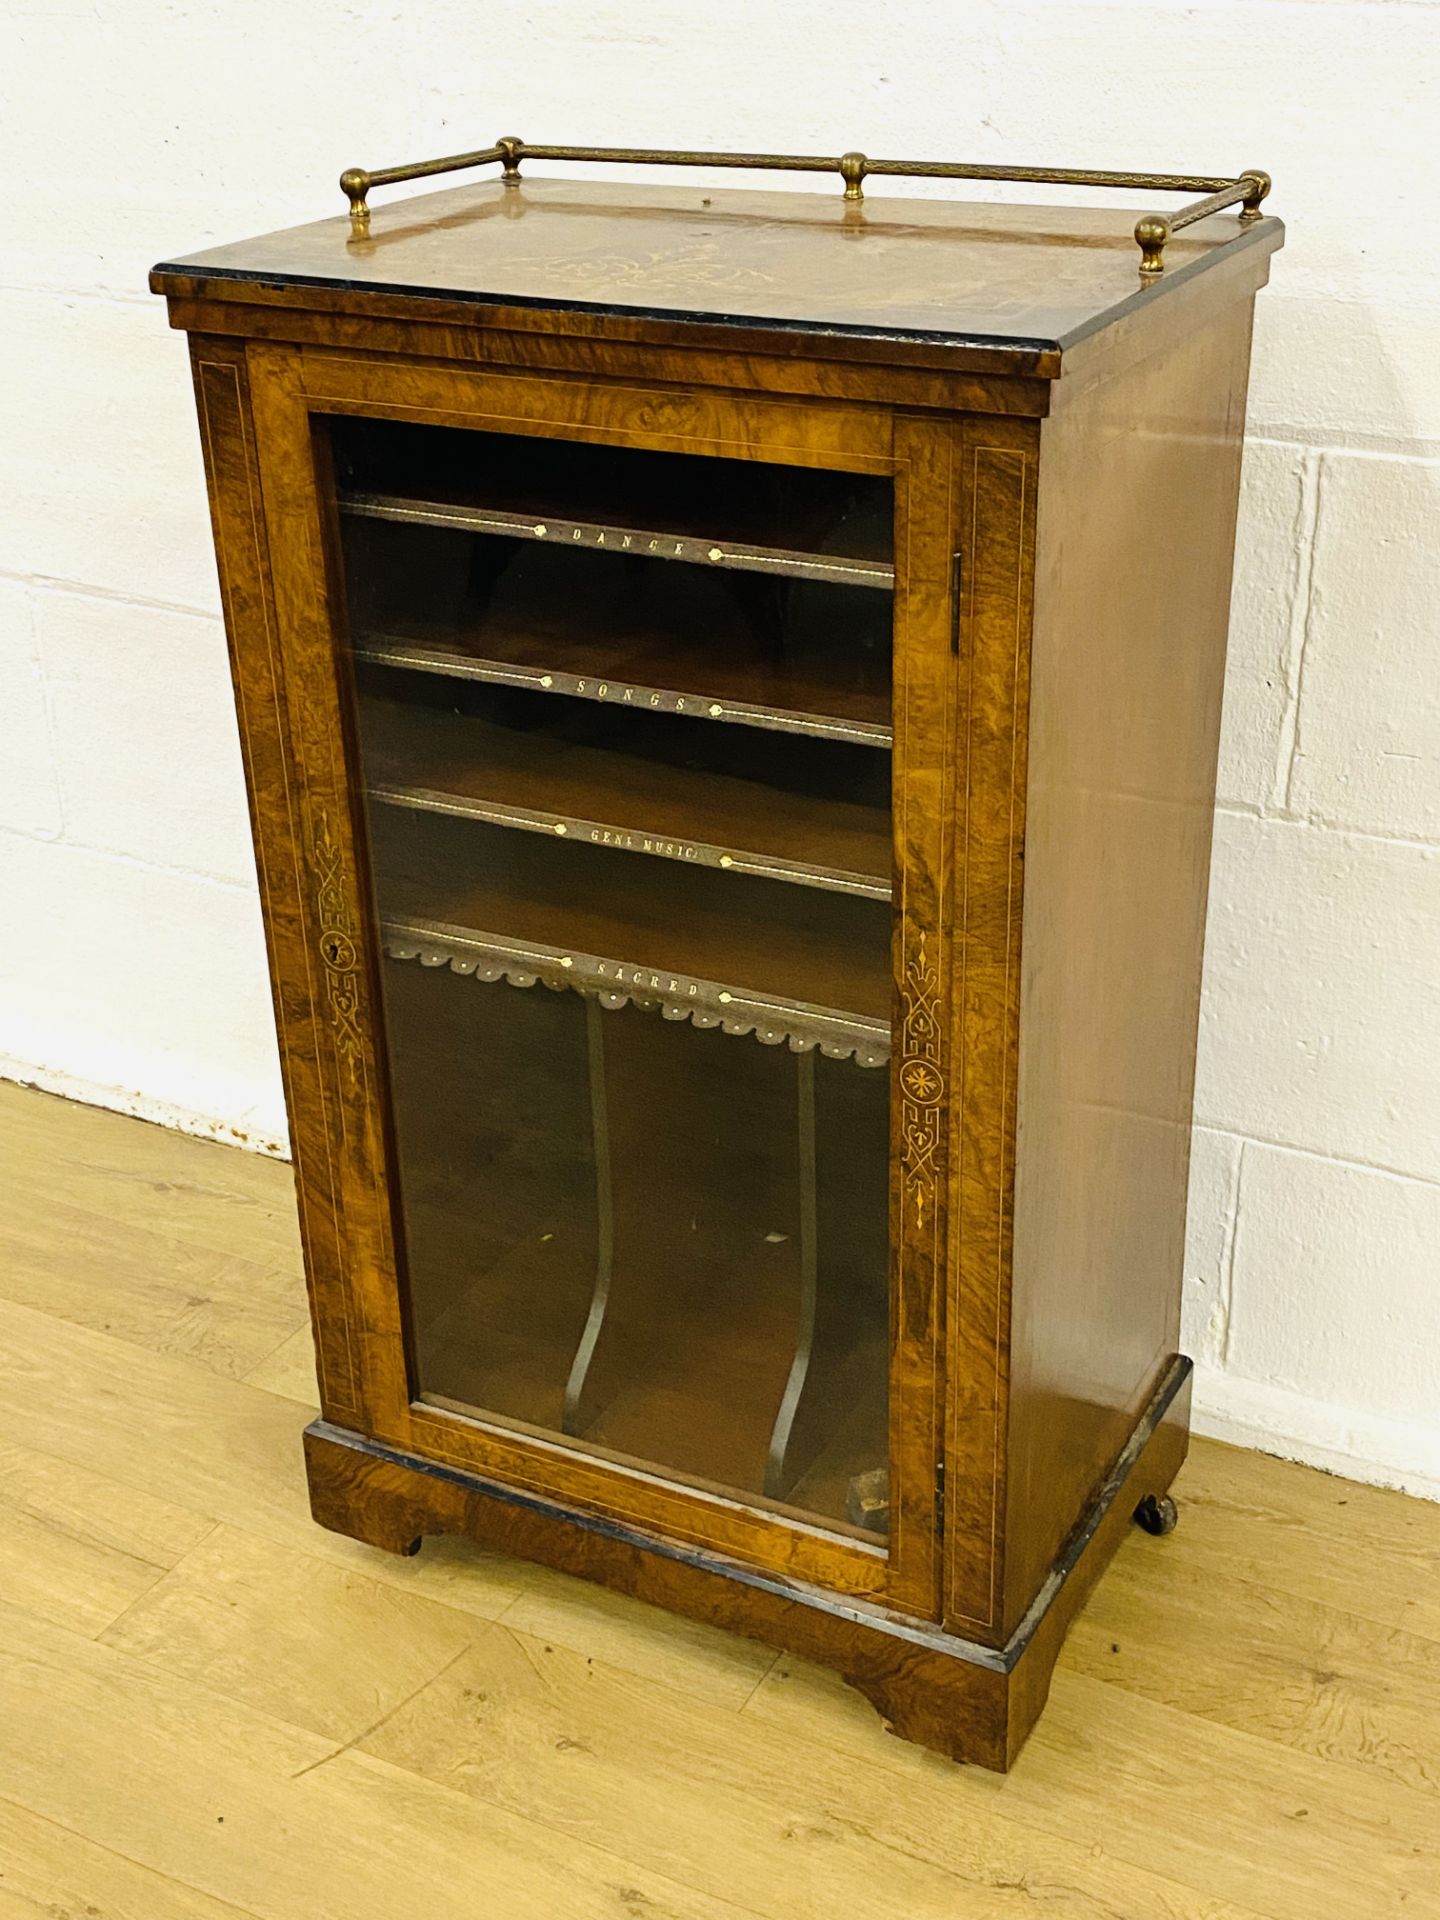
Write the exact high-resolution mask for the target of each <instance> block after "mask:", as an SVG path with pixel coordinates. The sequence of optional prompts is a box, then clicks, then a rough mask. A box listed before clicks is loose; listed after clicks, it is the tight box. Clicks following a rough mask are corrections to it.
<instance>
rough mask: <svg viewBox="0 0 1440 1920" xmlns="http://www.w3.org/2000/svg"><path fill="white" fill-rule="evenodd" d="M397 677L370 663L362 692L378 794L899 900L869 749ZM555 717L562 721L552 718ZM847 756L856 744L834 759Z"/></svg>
mask: <svg viewBox="0 0 1440 1920" xmlns="http://www.w3.org/2000/svg"><path fill="white" fill-rule="evenodd" d="M395 677H396V676H393V675H373V674H372V675H370V676H369V681H370V688H371V689H373V690H369V689H367V691H366V692H365V694H364V696H363V697H362V704H361V730H362V734H363V737H364V739H365V743H366V768H367V776H368V779H369V781H370V793H371V795H372V797H373V798H375V799H378V800H380V801H383V802H385V803H387V804H389V805H392V806H406V807H413V808H419V809H422V810H427V811H430V812H436V813H447V814H453V815H456V816H457V817H465V818H470V819H474V820H480V821H487V822H490V823H492V824H495V825H501V826H509V827H514V828H518V829H521V830H525V831H529V832H533V833H550V834H555V835H557V836H560V837H564V836H567V835H568V836H571V837H573V838H576V839H578V840H581V841H588V842H589V843H591V844H593V845H597V846H603V847H606V848H610V849H616V850H620V851H625V852H632V853H640V854H649V855H652V856H659V857H661V858H665V859H670V860H677V861H681V862H683V863H686V864H695V865H699V866H705V867H712V868H718V869H721V870H723V871H726V872H731V873H733V874H735V875H741V874H758V875H763V876H767V877H769V878H771V879H776V880H786V881H791V882H794V883H798V884H800V885H805V886H812V887H821V888H830V889H833V890H835V891H837V892H842V893H853V894H859V895H862V896H865V897H868V898H871V899H876V900H888V899H889V897H890V863H891V849H890V817H889V762H888V759H887V758H886V757H885V756H883V755H880V754H876V753H874V751H873V749H868V748H857V747H849V748H846V747H840V746H826V747H817V746H816V745H814V744H813V743H810V742H804V743H802V742H800V741H794V742H792V743H789V744H788V745H782V744H781V743H780V742H778V741H775V740H774V738H773V736H769V735H757V734H754V733H751V732H748V731H747V732H744V733H740V734H733V733H731V732H730V730H728V729H727V730H726V732H725V734H723V735H721V734H718V730H715V729H710V728H706V727H697V726H695V725H693V724H692V723H690V722H688V721H686V720H684V719H673V718H669V717H668V716H661V715H623V714H615V713H611V714H600V713H598V712H597V711H596V709H595V708H594V707H592V706H590V705H588V704H581V703H578V702H576V703H568V702H560V701H545V700H540V701H537V700H535V699H533V698H530V697H527V696H525V695H518V696H509V697H508V698H507V696H504V695H499V696H495V695H487V696H486V699H487V701H488V708H487V709H486V710H482V711H480V712H469V713H461V712H456V711H454V710H451V711H446V710H443V709H440V708H438V707H436V706H433V705H425V704H417V703H416V702H415V701H413V700H411V699H406V698H404V697H403V683H402V686H401V688H400V689H398V690H397V694H393V695H392V694H390V691H389V688H388V686H387V685H386V684H385V683H386V682H388V681H391V680H393V679H394V678H395ZM377 683H378V684H377ZM537 709H538V710H540V715H541V719H540V720H539V721H537ZM551 715H558V716H560V718H559V723H558V724H551V725H545V724H543V720H545V719H549V717H550V716H551ZM717 748H718V749H719V750H718V751H717ZM806 748H808V753H807V752H806ZM839 754H845V755H848V756H849V757H848V758H847V759H845V760H841V761H837V760H836V759H835V756H836V755H839ZM662 756H667V757H662ZM697 762H698V764H697ZM837 786H838V787H839V789H840V791H841V792H842V793H843V792H844V791H846V789H847V788H848V790H849V791H852V792H858V793H859V794H860V795H861V796H862V797H860V798H856V799H850V798H841V797H831V794H830V792H829V791H827V789H833V788H836V787H837ZM722 836H723V837H722Z"/></svg>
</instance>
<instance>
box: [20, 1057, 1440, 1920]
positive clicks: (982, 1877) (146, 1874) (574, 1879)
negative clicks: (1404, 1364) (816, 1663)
mask: <svg viewBox="0 0 1440 1920" xmlns="http://www.w3.org/2000/svg"><path fill="white" fill-rule="evenodd" d="M0 1164H3V1167H4V1179H5V1184H6V1195H7V1202H8V1201H9V1199H10V1197H11V1196H12V1195H14V1196H16V1202H15V1205H14V1207H13V1208H11V1209H10V1220H11V1221H14V1220H17V1219H18V1220H19V1221H20V1222H21V1225H20V1226H19V1227H18V1228H17V1227H15V1226H13V1225H11V1226H10V1232H11V1239H10V1241H9V1243H8V1245H9V1247H10V1248H11V1250H12V1252H13V1251H14V1250H15V1249H17V1248H18V1250H19V1253H20V1255H21V1256H22V1261H23V1273H22V1277H21V1278H20V1279H19V1280H18V1281H17V1280H15V1279H14V1278H13V1272H12V1269H13V1267H14V1264H15V1263H14V1262H13V1261H10V1260H7V1261H4V1262H3V1263H0V1264H3V1267H4V1270H3V1271H0V1920H41V1916H44V1920H60V1916H64V1920H81V1917H82V1916H83V1920H356V1916H357V1915H365V1916H369V1915H371V1914H383V1915H385V1916H386V1920H412V1916H413V1920H419V1917H420V1916H421V1915H423V1916H424V1920H451V1916H457V1920H460V1917H463V1920H470V1916H472V1915H473V1916H475V1920H491V1917H492V1916H496V1915H503V1916H504V1920H512V1916H514V1917H516V1920H552V1916H554V1920H561V1917H562V1916H563V1920H571V1916H579V1920H588V1916H590V1915H592V1914H593V1915H597V1916H600V1915H603V1916H614V1917H615V1920H620V1916H629V1920H634V1916H636V1915H639V1914H644V1915H646V1916H647V1920H656V1917H657V1916H660V1917H661V1920H664V1917H665V1916H674V1917H675V1920H741V1917H742V1916H744V1917H745V1920H780V1917H781V1916H783V1917H784V1920H821V1916H823V1920H832V1916H834V1915H836V1914H840V1913H843V1914H845V1915H846V1916H847V1920H849V1917H850V1916H852V1915H853V1917H854V1920H926V1917H927V1916H929V1915H932V1914H933V1915H936V1916H939V1915H944V1916H945V1920H1024V1916H1026V1915H1029V1914H1041V1913H1043V1914H1044V1915H1046V1916H1047V1920H1391V1917H1392V1916H1393V1920H1419V1916H1426V1917H1427V1920H1428V1916H1430V1915H1432V1914H1433V1915H1437V1916H1440V1817H1437V1811H1436V1793H1437V1762H1436V1757H1435V1756H1436V1755H1437V1753H1440V1651H1437V1649H1440V1581H1437V1579H1436V1573H1437V1570H1440V1506H1433V1505H1428V1504H1426V1503H1423V1502H1420V1501H1415V1500H1409V1499H1406V1498H1404V1497H1403V1496H1401V1495H1398V1494H1391V1493H1385V1492H1383V1491H1380V1490H1378V1489H1374V1488H1367V1487H1359V1486H1354V1485H1351V1484H1349V1483H1346V1482H1344V1481H1341V1480H1337V1479H1334V1478H1331V1477H1329V1476H1327V1475H1323V1474H1320V1473H1316V1472H1314V1471H1312V1470H1310V1469H1306V1468H1303V1467H1296V1466H1291V1465H1288V1464H1285V1463H1282V1462H1280V1461H1276V1460H1271V1459H1265V1458H1263V1457H1261V1456H1259V1455H1254V1454H1247V1453H1242V1452H1238V1451H1236V1450H1234V1449H1232V1448H1228V1447H1223V1446H1219V1445H1217V1444H1215V1443H1209V1442H1204V1441H1200V1442H1197V1443H1196V1444H1195V1446H1194V1448H1193V1450H1192V1454H1191V1458H1190V1460H1189V1462H1187V1465H1186V1467H1185V1469H1184V1471H1183V1473H1182V1475H1181V1478H1180V1481H1179V1482H1178V1485H1177V1489H1176V1491H1177V1497H1178V1498H1179V1501H1180V1505H1181V1511H1182V1520H1181V1527H1180V1530H1179V1531H1178V1532H1177V1533H1176V1534H1174V1535H1173V1536H1171V1537H1170V1538H1168V1539H1165V1540H1160V1541H1154V1540H1148V1539H1145V1538H1142V1537H1141V1536H1140V1535H1138V1534H1137V1535H1136V1536H1135V1537H1134V1538H1133V1539H1132V1540H1130V1541H1127V1542H1126V1544H1125V1545H1124V1546H1123V1547H1122V1549H1121V1552H1120V1554H1119V1556H1118V1557H1117V1560H1116V1562H1115V1565H1114V1566H1113V1567H1112V1568H1111V1570H1110V1572H1109V1574H1108V1575H1107V1577H1106V1578H1105V1579H1104V1580H1103V1581H1102V1582H1101V1584H1100V1586H1099V1588H1098V1589H1097V1591H1096V1593H1095V1595H1094V1597H1093V1598H1092V1600H1091V1601H1090V1603H1089V1605H1088V1606H1087V1608H1086V1609H1085V1611H1084V1612H1083V1613H1082V1615H1081V1617H1080V1619H1079V1621H1078V1622H1077V1623H1076V1626H1075V1628H1074V1630H1073V1632H1072V1635H1071V1638H1070V1641H1069V1643H1068V1645H1067V1648H1066V1651H1065V1653H1064V1655H1063V1656H1062V1660H1061V1664H1060V1667H1059V1670H1058V1671H1057V1674H1056V1679H1055V1685H1054V1688H1053V1691H1052V1696H1051V1700H1050V1704H1049V1706H1048V1708H1047V1710H1046V1712H1045V1714H1044V1715H1043V1717H1042V1719H1041V1721H1040V1724H1039V1727H1038V1729H1037V1731H1036V1733H1035V1735H1034V1736H1033V1738H1032V1739H1031V1741H1030V1743H1029V1745H1028V1746H1027V1747H1026V1749H1025V1751H1024V1753H1023V1754H1022V1755H1021V1758H1020V1761H1019V1764H1018V1765H1017V1766H1016V1768H1015V1769H1014V1771H1013V1772H1012V1773H1011V1774H1010V1775H1009V1776H1008V1777H1006V1778H1003V1779H1002V1778H1000V1777H999V1776H996V1775H991V1774H987V1773H983V1772H981V1771H979V1770H977V1769H963V1768H956V1767H953V1766H950V1765H949V1764H948V1763H946V1762H944V1761H941V1760H939V1759H937V1758H936V1757H935V1756H934V1755H930V1754H926V1753H923V1752H921V1751H920V1750H919V1749H917V1748H914V1747H911V1746H907V1745H906V1744H905V1743H904V1742H902V1741H899V1740H896V1739H894V1738H893V1736H891V1735H889V1734H887V1733H886V1732H885V1731H884V1729H883V1727H882V1725H881V1723H880V1720H879V1718H878V1716H877V1715H876V1714H875V1713H874V1712H873V1710H872V1709H871V1708H870V1707H869V1706H868V1705H867V1704H866V1702H865V1701H863V1700H862V1699H861V1698H860V1697H859V1696H858V1695H856V1694H854V1693H852V1692H851V1691H850V1690H849V1689H847V1688H845V1687H844V1686H843V1684H842V1683H841V1682H840V1681H839V1680H838V1679H837V1678H836V1677H835V1676H834V1675H832V1674H828V1673H824V1672H821V1671H820V1670H818V1669H816V1668H813V1667H809V1666H807V1665H805V1664H804V1663H801V1662H797V1661H794V1660H791V1659H790V1658H788V1657H785V1656H782V1657H780V1658H779V1659H775V1658H773V1657H772V1655H771V1654H770V1653H769V1652H767V1651H766V1650H765V1649H763V1648H759V1647H756V1646H753V1645H751V1644H749V1643H747V1642H745V1641H742V1640H738V1639H731V1638H729V1637H728V1636H725V1635H723V1634H720V1633H718V1632H712V1630H711V1629H709V1628H707V1627H702V1626H696V1625H694V1624H693V1623H689V1622H685V1621H681V1620H677V1619H674V1618H672V1617H671V1616H669V1615H666V1614H657V1613H655V1612H654V1610H653V1609H650V1608H646V1607H642V1606H640V1605H638V1604H637V1603H634V1602H631V1601H627V1600H625V1599H623V1598H620V1597H618V1596H615V1595H611V1594H607V1593H605V1592H603V1591H602V1590H600V1589H591V1588H589V1587H587V1586H585V1585H584V1584H583V1583H580V1582H575V1581H571V1580H567V1579H565V1578H564V1577H563V1576H560V1575H556V1574H551V1573H548V1572H544V1571H542V1570H540V1569H535V1568H531V1567H528V1566H524V1565H522V1564H519V1563H516V1562H512V1561H507V1560H505V1559H503V1558H502V1557H500V1556H498V1555H487V1554H484V1553H482V1552H480V1551H478V1550H477V1549H474V1548H472V1547H470V1546H469V1545H467V1544H466V1543H464V1542H462V1541H458V1540H448V1539H447V1540H427V1542H426V1544H425V1547H424V1550H423V1552H422V1553H421V1554H420V1555H419V1556H418V1557H417V1558H416V1559H413V1560H408V1559H400V1558H396V1557H393V1556H390V1555H387V1554H382V1553H378V1552H375V1551H372V1550H371V1549H369V1548H366V1547H363V1546H360V1545H358V1544H357V1543H355V1542H353V1541H348V1540H345V1539H342V1538H341V1537H339V1536H338V1535H334V1534H329V1533H326V1532H324V1531H322V1530H321V1529H319V1528H317V1527H316V1526H315V1525H314V1524H313V1522H312V1521H311V1519H310V1517H309V1511H308V1500H307V1497H306V1491H305V1483H304V1475H303V1471H302V1467H301V1457H300V1444H299V1442H300V1432H301V1429H302V1427H303V1426H304V1424H305V1421H306V1420H307V1418H308V1417H309V1415H310V1412H311V1410H312V1409H313V1407H314V1404H315V1401H314V1391H313V1369H312V1366H311V1360H310V1346H309V1338H308V1334H307V1333H306V1332H305V1330H304V1327H303V1321H304V1314H305V1303H304V1288H303V1281H302V1277H301V1271H300V1265H299V1260H298V1257H297V1255H296V1252H295V1241H294V1206H293V1198H292V1194H291V1187H290V1180H289V1173H288V1169H286V1168H285V1167H283V1166H280V1165H277V1164H275V1163H271V1162H267V1161H263V1160H260V1159H259V1158H257V1157H255V1156H249V1155H245V1154H242V1153H239V1152H235V1151H233V1150H226V1149H224V1148H219V1147H214V1146H211V1145H209V1144H206V1143H201V1142H197V1141H193V1140H186V1139H183V1138H181V1137H179V1136H176V1135H173V1134H167V1133H165V1132H164V1131H163V1130H162V1129H159V1128H156V1127H152V1126H147V1125H144V1124H143V1123H140V1122H136V1121H128V1120H124V1119H120V1118H118V1117H117V1116H115V1115H113V1114H96V1113H95V1112H93V1111H91V1110H88V1109H85V1108H81V1107H76V1106H72V1105H69V1104H67V1103H65V1102H63V1101H59V1100H54V1099H51V1098H50V1097H49V1096H45V1095H40V1094H36V1093H33V1092H29V1091H25V1090H22V1089H17V1088H13V1087H0ZM251 1280H255V1281H256V1284H257V1286H259V1287H260V1289H261V1292H262V1293H263V1296H264V1297H263V1300H261V1301H259V1302H257V1301H248V1300H246V1299H245V1298H244V1297H243V1295H244V1285H243V1284H241V1283H242V1282H249V1281H251ZM17 1295H18V1297H17ZM177 1302H188V1303H190V1304H187V1305H184V1306H183V1307H180V1308H177V1306H176V1303H177ZM107 1329H108V1330H107Z"/></svg>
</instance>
